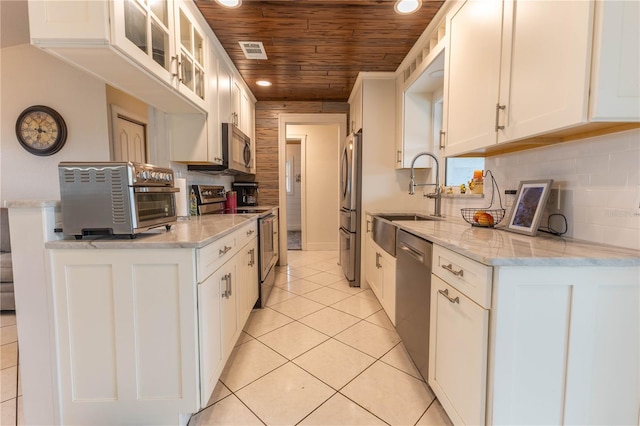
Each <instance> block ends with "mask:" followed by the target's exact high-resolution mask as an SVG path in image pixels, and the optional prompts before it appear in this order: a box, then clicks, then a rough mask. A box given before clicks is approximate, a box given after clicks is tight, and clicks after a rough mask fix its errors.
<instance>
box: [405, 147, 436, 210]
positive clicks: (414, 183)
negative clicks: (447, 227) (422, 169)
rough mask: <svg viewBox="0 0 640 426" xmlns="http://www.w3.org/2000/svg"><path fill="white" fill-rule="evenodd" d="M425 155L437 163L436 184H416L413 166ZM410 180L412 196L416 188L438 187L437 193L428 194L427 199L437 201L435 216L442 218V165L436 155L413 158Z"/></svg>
mask: <svg viewBox="0 0 640 426" xmlns="http://www.w3.org/2000/svg"><path fill="white" fill-rule="evenodd" d="M423 155H428V156H429V157H431V158H433V161H435V162H436V183H416V181H415V176H414V171H413V166H414V164H415V163H416V160H417V159H418V157H422V156H423ZM410 179H411V180H410V182H409V194H410V195H413V194H415V189H416V186H427V185H435V187H436V190H435V192H433V193H431V194H426V195H425V197H427V198H433V200H434V201H435V205H434V213H433V215H434V216H437V217H441V216H442V214H441V213H440V199H441V195H442V194H441V192H440V163H439V162H438V158H437V157H436V156H435V155H434V154H432V153H430V152H421V153H419V154H418V155H416V156H415V157H413V160H411V174H410Z"/></svg>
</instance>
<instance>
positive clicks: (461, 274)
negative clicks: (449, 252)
mask: <svg viewBox="0 0 640 426" xmlns="http://www.w3.org/2000/svg"><path fill="white" fill-rule="evenodd" d="M442 268H443V269H446V270H447V271H449V272H451V273H452V274H453V275H455V276H456V277H461V276H463V275H464V270H462V269H460V270H459V271H454V270H453V265H452V264H451V263H450V264H448V265H442Z"/></svg>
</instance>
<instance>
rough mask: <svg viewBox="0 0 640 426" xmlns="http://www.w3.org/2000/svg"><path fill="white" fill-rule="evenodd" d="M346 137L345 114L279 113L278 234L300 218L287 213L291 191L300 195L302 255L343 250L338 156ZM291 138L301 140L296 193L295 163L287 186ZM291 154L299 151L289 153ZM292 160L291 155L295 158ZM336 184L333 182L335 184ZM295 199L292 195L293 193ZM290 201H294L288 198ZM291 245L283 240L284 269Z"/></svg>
mask: <svg viewBox="0 0 640 426" xmlns="http://www.w3.org/2000/svg"><path fill="white" fill-rule="evenodd" d="M345 138H346V114H281V115H280V116H279V117H278V151H279V161H278V163H279V167H278V176H279V179H278V180H279V205H280V221H279V226H280V235H283V236H284V235H287V231H288V227H289V224H290V223H291V224H292V227H295V225H293V224H296V219H293V220H292V221H291V222H290V221H289V216H290V215H292V216H295V215H297V213H296V211H295V209H294V208H292V209H291V212H290V211H289V210H290V209H289V207H288V200H287V195H288V193H287V182H288V183H289V185H290V187H289V191H292V190H293V191H296V189H298V192H299V194H300V221H299V223H300V233H301V235H300V237H301V238H300V240H301V249H302V250H310V251H311V250H337V249H338V245H339V231H338V230H339V211H340V207H339V202H340V200H339V182H338V176H339V154H340V144H341V142H342V141H344V140H345ZM287 139H289V140H290V141H291V142H292V144H291V145H295V143H293V141H297V140H300V142H299V145H300V154H299V156H300V158H299V160H298V163H299V165H300V173H299V175H300V177H299V180H300V182H299V183H300V186H299V188H296V186H295V184H297V183H298V182H295V181H296V180H297V179H296V173H295V169H296V167H295V160H294V162H293V163H291V161H290V163H289V164H290V166H289V175H288V176H289V180H288V181H287ZM289 151H290V153H291V152H294V151H295V148H290V150H289ZM291 155H293V154H291ZM334 181H335V182H334ZM291 195H293V194H291ZM289 198H290V199H294V198H295V197H292V196H290V197H289ZM287 246H288V242H287V239H286V238H281V239H280V265H286V264H287V263H288V260H287V250H288V247H287Z"/></svg>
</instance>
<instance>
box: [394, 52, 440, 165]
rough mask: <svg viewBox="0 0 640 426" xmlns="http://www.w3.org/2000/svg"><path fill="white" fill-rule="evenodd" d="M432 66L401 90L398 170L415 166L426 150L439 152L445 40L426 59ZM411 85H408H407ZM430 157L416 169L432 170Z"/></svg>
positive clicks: (421, 160) (424, 159)
mask: <svg viewBox="0 0 640 426" xmlns="http://www.w3.org/2000/svg"><path fill="white" fill-rule="evenodd" d="M425 62H426V63H427V64H428V65H427V66H426V67H425V68H424V69H423V71H422V72H421V73H419V75H417V76H416V78H411V79H410V80H407V81H406V82H405V83H404V89H401V90H399V102H400V105H401V111H402V112H401V115H400V121H399V123H400V125H399V126H398V128H399V137H398V138H397V139H396V168H398V169H403V168H404V169H406V168H409V167H411V162H412V160H413V158H414V157H415V156H416V155H417V154H419V153H421V152H424V151H429V152H437V151H438V148H439V145H440V137H441V135H440V131H441V130H442V96H443V84H444V79H443V75H444V41H443V42H442V43H440V49H438V50H437V51H436V50H434V51H432V53H431V54H430V55H429V56H428V57H427V58H426V59H425ZM407 83H408V84H407ZM432 166H433V160H432V159H431V158H430V157H427V156H423V157H420V158H419V159H418V160H417V161H416V162H415V164H414V167H416V168H426V167H432Z"/></svg>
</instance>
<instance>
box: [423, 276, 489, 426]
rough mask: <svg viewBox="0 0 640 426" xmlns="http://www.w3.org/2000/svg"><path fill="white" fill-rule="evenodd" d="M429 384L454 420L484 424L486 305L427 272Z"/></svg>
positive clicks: (487, 327)
mask: <svg viewBox="0 0 640 426" xmlns="http://www.w3.org/2000/svg"><path fill="white" fill-rule="evenodd" d="M430 327H431V328H430V339H429V354H430V355H429V357H430V358H429V385H430V386H431V388H432V389H433V391H434V392H435V394H436V396H437V397H438V399H439V400H440V402H441V403H442V406H443V407H444V408H445V410H446V412H447V414H448V415H449V417H450V418H451V420H452V421H453V423H454V424H466V425H482V424H485V404H486V383H487V357H488V355H487V348H488V346H487V345H488V334H489V311H488V310H487V309H484V308H482V307H481V306H480V305H477V304H476V303H474V302H473V301H472V300H471V299H468V298H467V297H466V296H464V295H463V294H462V293H460V292H458V291H457V290H455V289H454V288H453V287H451V286H450V285H448V284H447V283H445V282H444V281H442V279H440V278H438V277H437V276H436V275H433V274H432V275H431V322H430Z"/></svg>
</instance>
